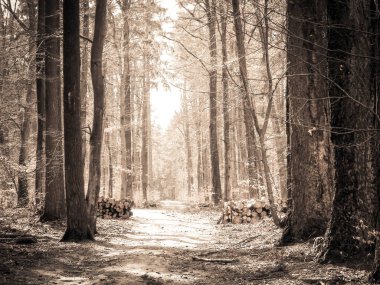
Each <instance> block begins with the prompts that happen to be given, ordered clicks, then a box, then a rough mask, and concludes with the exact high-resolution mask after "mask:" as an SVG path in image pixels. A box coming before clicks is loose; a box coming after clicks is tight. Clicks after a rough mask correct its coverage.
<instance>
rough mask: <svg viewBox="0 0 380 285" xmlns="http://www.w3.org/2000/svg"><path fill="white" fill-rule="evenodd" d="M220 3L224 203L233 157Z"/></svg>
mask: <svg viewBox="0 0 380 285" xmlns="http://www.w3.org/2000/svg"><path fill="white" fill-rule="evenodd" d="M226 6H227V7H225V4H224V3H223V2H222V1H221V2H220V3H219V10H220V17H221V30H222V31H221V41H222V58H223V67H222V82H223V134H224V201H228V200H231V198H232V197H231V181H230V171H231V163H230V161H231V157H230V156H231V155H230V150H231V149H230V148H231V147H230V113H229V107H230V104H229V87H228V79H229V76H228V70H227V68H228V67H227V63H228V50H227V12H226V10H227V11H228V6H229V5H228V4H227V5H226Z"/></svg>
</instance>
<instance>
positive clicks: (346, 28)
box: [320, 0, 378, 261]
mask: <svg viewBox="0 0 380 285" xmlns="http://www.w3.org/2000/svg"><path fill="white" fill-rule="evenodd" d="M357 4H358V3H357V1H351V0H346V1H329V2H328V6H327V10H328V16H329V20H330V23H331V28H330V30H329V33H328V40H329V45H328V50H329V53H328V59H329V79H330V80H331V81H332V82H333V84H330V89H329V91H330V92H329V95H330V97H331V98H332V99H331V107H332V111H331V113H332V120H331V123H332V142H333V143H334V145H335V168H336V171H335V177H334V182H335V196H334V199H333V205H332V214H331V220H330V222H329V226H328V229H327V232H326V238H325V243H324V247H323V249H322V251H321V255H320V261H341V260H343V259H345V258H346V257H349V256H352V255H355V254H359V253H367V250H368V243H369V242H370V240H369V238H368V236H370V235H369V232H371V231H373V230H374V229H375V222H376V221H375V219H376V217H375V216H374V215H373V213H374V212H375V211H376V209H377V206H378V205H377V203H376V202H374V201H377V200H376V196H377V194H376V191H377V188H376V183H377V182H376V178H377V177H376V170H375V163H374V161H373V159H372V156H373V155H375V154H373V153H372V151H373V150H372V149H371V141H372V139H373V137H372V136H373V133H372V132H371V130H373V129H374V124H373V123H374V114H373V112H372V110H373V108H372V106H373V104H374V100H375V95H374V94H371V86H373V85H372V82H371V59H372V60H374V59H373V58H371V39H370V37H371V34H370V33H366V32H363V31H370V25H371V18H370V17H368V11H369V10H370V5H371V3H370V2H369V1H360V5H357ZM363 225H364V227H363Z"/></svg>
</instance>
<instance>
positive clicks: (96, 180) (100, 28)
mask: <svg viewBox="0 0 380 285" xmlns="http://www.w3.org/2000/svg"><path fill="white" fill-rule="evenodd" d="M106 33H107V0H97V1H96V12H95V30H94V40H93V44H92V48H91V78H92V87H93V90H94V118H93V124H92V129H91V137H90V163H89V167H90V169H89V181H88V190H87V197H86V200H87V214H88V218H89V229H90V233H91V234H92V235H94V234H95V233H96V206H97V202H98V198H99V192H100V183H101V152H102V143H103V133H104V108H105V106H104V94H105V87H104V75H103V48H104V41H105V38H106Z"/></svg>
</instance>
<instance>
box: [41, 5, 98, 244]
mask: <svg viewBox="0 0 380 285" xmlns="http://www.w3.org/2000/svg"><path fill="white" fill-rule="evenodd" d="M49 2H50V1H49ZM56 12H57V13H58V11H56ZM47 15H51V14H47ZM63 58H64V62H63V78H64V89H63V94H64V125H65V138H64V141H65V170H66V172H65V178H66V181H65V182H66V189H67V193H66V206H67V227H66V232H65V234H64V236H63V238H62V241H69V242H70V241H82V240H86V239H92V238H93V237H92V235H91V233H90V232H89V231H88V228H87V226H88V216H87V214H86V204H85V194H84V178H83V165H82V155H83V153H82V132H81V126H82V125H81V94H80V45H79V1H76V0H65V1H64V5H63Z"/></svg>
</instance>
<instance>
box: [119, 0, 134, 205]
mask: <svg viewBox="0 0 380 285" xmlns="http://www.w3.org/2000/svg"><path fill="white" fill-rule="evenodd" d="M129 8H130V1H129V0H127V1H123V7H122V12H123V18H124V27H123V34H124V35H123V37H124V42H123V53H124V68H123V80H122V84H123V88H122V89H123V90H124V94H123V96H122V99H121V100H122V102H121V106H122V110H121V124H122V129H123V135H124V143H125V146H123V147H125V150H124V151H123V152H122V153H123V154H124V156H125V157H124V159H125V168H126V169H123V172H122V185H121V196H122V198H123V199H124V198H126V197H132V195H133V192H132V184H133V175H132V103H133V101H132V98H131V97H132V93H131V74H130V73H131V71H130V44H129V43H130V38H129V37H130V36H129V33H130V31H129V30H130V28H129Z"/></svg>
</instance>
